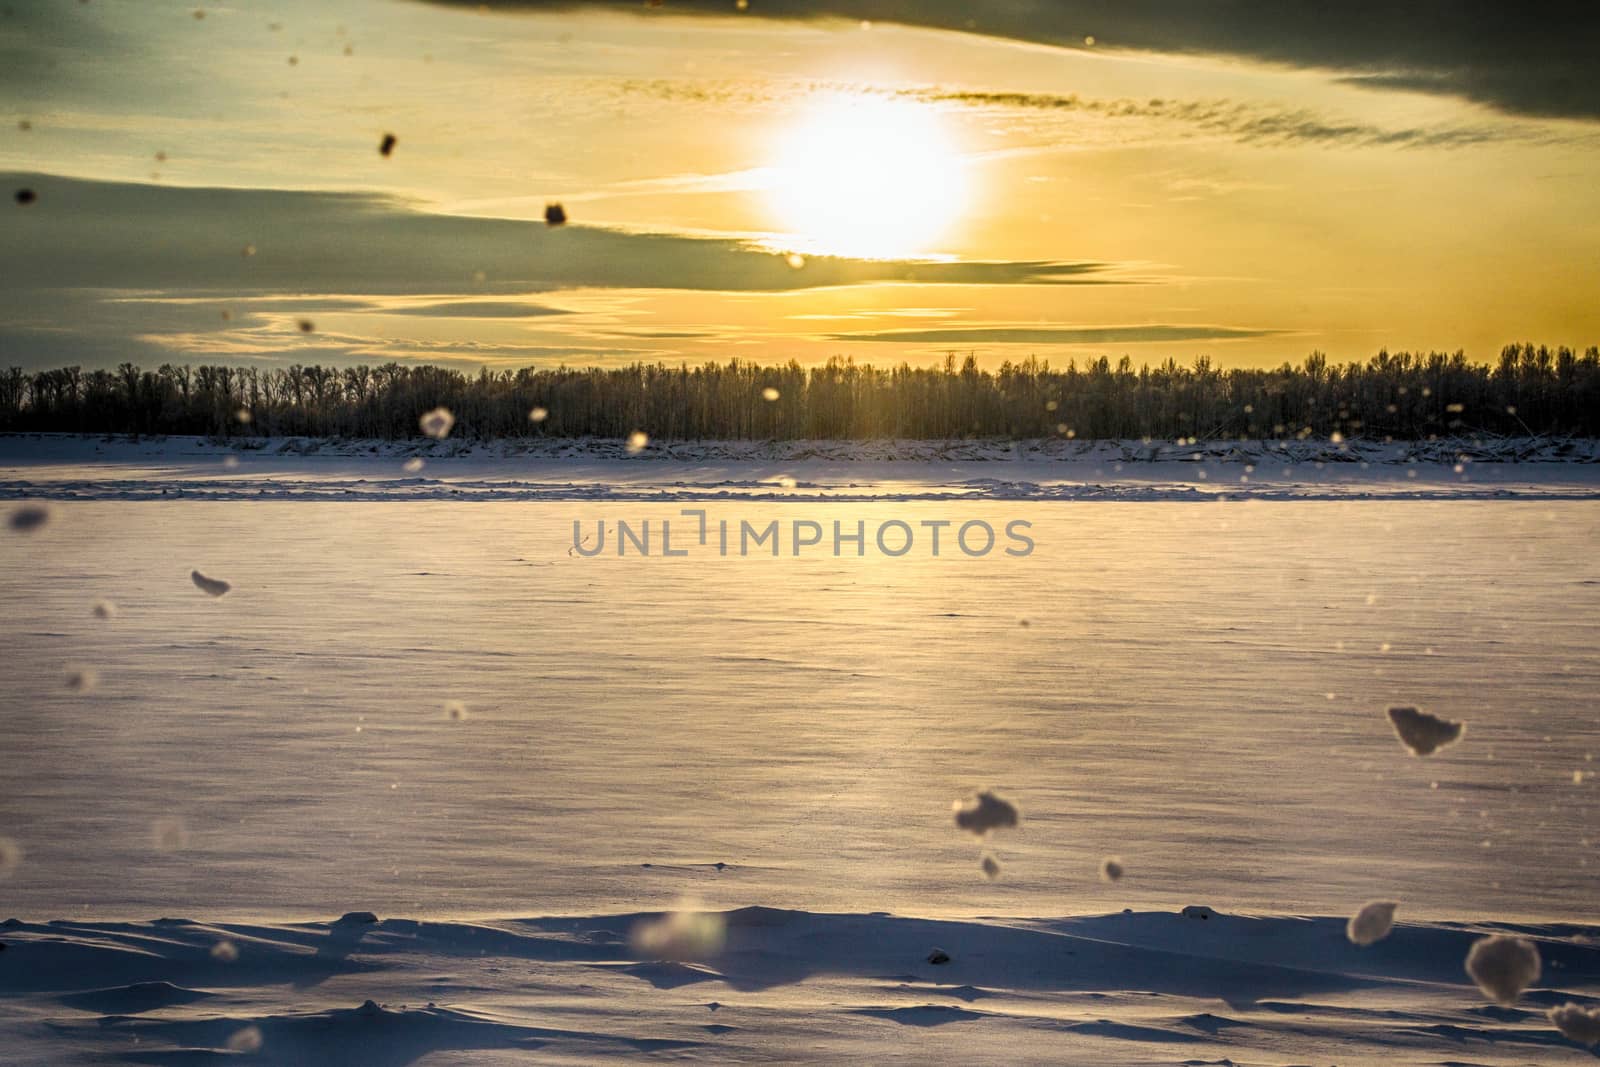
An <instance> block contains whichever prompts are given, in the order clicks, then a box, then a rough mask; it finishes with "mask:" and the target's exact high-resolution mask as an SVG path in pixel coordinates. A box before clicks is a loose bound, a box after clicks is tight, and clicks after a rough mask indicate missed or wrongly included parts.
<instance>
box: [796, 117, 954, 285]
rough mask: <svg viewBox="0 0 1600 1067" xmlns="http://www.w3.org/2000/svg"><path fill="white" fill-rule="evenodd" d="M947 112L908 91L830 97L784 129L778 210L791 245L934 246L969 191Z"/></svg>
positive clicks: (900, 252)
mask: <svg viewBox="0 0 1600 1067" xmlns="http://www.w3.org/2000/svg"><path fill="white" fill-rule="evenodd" d="M940 117H941V116H940V113H939V112H938V111H937V110H935V109H933V108H931V107H929V106H927V105H925V104H918V103H915V102H913V101H907V100H892V99H885V98H883V97H874V96H845V95H838V96H829V97H825V98H823V99H821V100H819V101H817V102H816V103H815V104H813V105H812V106H811V107H810V108H808V109H807V111H806V114H805V115H804V116H802V117H801V118H800V119H799V121H798V122H796V123H795V124H794V125H793V126H791V127H789V128H787V129H785V130H784V131H783V132H782V133H781V134H780V135H779V136H778V138H777V143H776V145H775V150H774V161H773V164H772V167H771V168H770V174H771V184H770V186H769V193H770V197H771V209H772V213H773V215H774V218H775V221H776V222H777V224H778V226H779V227H780V228H781V229H782V230H783V231H785V234H786V235H787V236H788V237H789V239H790V240H791V241H792V244H793V250H794V251H798V252H805V253H809V254H812V255H835V256H855V257H862V258H874V259H884V258H890V257H900V256H912V255H919V254H926V253H928V252H931V251H933V248H932V245H933V243H934V242H935V241H937V240H938V239H939V238H940V237H941V236H942V235H943V234H944V233H945V232H946V231H947V230H948V229H949V228H950V227H951V225H952V224H953V223H954V222H955V221H956V219H957V218H958V217H959V215H960V214H961V211H962V207H963V204H964V200H965V195H966V174H965V169H964V166H963V161H962V158H961V155H960V153H959V152H958V151H957V150H956V147H955V146H954V144H953V143H952V142H951V140H950V138H949V137H948V135H947V134H946V132H945V130H944V127H943V125H942V123H941V122H940Z"/></svg>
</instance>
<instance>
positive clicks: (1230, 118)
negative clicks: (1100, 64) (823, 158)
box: [898, 89, 1526, 148]
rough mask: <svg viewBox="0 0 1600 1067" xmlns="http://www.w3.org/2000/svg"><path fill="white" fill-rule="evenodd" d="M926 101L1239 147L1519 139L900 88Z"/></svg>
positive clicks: (1235, 106)
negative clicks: (1114, 122)
mask: <svg viewBox="0 0 1600 1067" xmlns="http://www.w3.org/2000/svg"><path fill="white" fill-rule="evenodd" d="M898 95H901V96H910V97H914V98H916V99H919V100H923V101H926V102H929V103H954V104H960V105H964V106H968V107H975V108H1002V109H1007V110H1022V111H1048V112H1080V113H1085V114H1093V115H1099V116H1105V117H1108V118H1137V119H1150V120H1156V121H1171V122H1177V123H1182V124H1184V125H1189V126H1193V127H1196V128H1198V129H1200V130H1203V131H1205V132H1207V133H1213V134H1218V135H1221V136H1225V137H1230V138H1232V139H1234V140H1236V141H1239V142H1241V143H1243V144H1258V145H1290V144H1314V145H1329V146H1336V145H1337V146H1346V147H1397V148H1460V147H1464V146H1467V145H1476V144H1485V143H1488V142H1490V141H1503V140H1512V139H1522V138H1524V137H1525V136H1526V135H1525V134H1524V133H1523V132H1521V131H1518V130H1514V129H1507V128H1504V127H1493V126H1482V125H1480V126H1402V127H1384V126H1377V125H1374V124H1372V123H1367V122H1348V121H1343V120H1340V119H1334V118H1330V117H1328V116H1326V115H1322V114H1319V113H1318V112H1315V111H1311V110H1309V109H1306V108H1277V107H1268V106H1264V105H1259V104H1244V103H1239V102H1237V101H1231V100H1164V99H1160V98H1155V99H1147V100H1134V99H1100V98H1095V97H1083V96H1078V95H1077V94H1076V93H1068V94H1065V95H1058V94H1053V93H995V92H970V91H950V90H939V89H910V90H903V91H902V92H901V93H900V94H898Z"/></svg>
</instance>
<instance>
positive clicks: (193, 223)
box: [0, 0, 1600, 367]
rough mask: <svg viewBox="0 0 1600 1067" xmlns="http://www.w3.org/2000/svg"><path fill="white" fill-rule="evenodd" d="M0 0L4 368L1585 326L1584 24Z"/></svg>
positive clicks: (664, 355)
mask: <svg viewBox="0 0 1600 1067" xmlns="http://www.w3.org/2000/svg"><path fill="white" fill-rule="evenodd" d="M1171 2H1172V3H1173V5H1174V6H1173V7H1172V9H1171V10H1172V11H1174V12H1177V11H1179V10H1180V8H1181V5H1176V0H1171ZM9 4H10V13H9V14H0V69H4V70H5V73H3V74H0V92H3V94H4V106H3V108H0V117H4V118H5V119H6V121H5V125H4V127H3V128H0V170H4V171H6V172H7V176H6V182H7V184H8V185H10V186H13V187H15V188H17V189H21V188H29V189H32V190H34V191H35V192H36V194H37V199H36V200H35V201H34V202H33V203H31V204H28V205H20V204H15V203H13V202H12V198H11V197H10V195H9V194H8V196H7V198H6V201H5V203H4V209H3V210H4V212H5V215H6V221H5V225H4V226H3V227H0V282H3V283H4V286H3V289H4V292H3V294H0V302H3V303H0V364H5V365H13V364H15V365H22V366H27V367H41V366H54V365H58V364H63V363H80V364H83V365H85V366H102V365H113V364H116V363H118V362H121V361H123V360H132V361H134V362H140V363H144V364H146V365H153V364H159V363H161V362H168V361H173V362H178V361H189V362H205V361H228V362H258V361H269V362H275V363H288V362H300V363H310V362H322V363H336V364H346V363H354V362H369V363H370V362H384V361H388V360H390V359H396V360H406V361H413V360H415V361H427V362H438V363H451V364H456V365H473V364H480V363H482V364H489V365H494V366H521V365H525V364H539V365H547V364H554V363H559V362H566V363H569V364H574V363H607V364H610V363H617V362H632V361H634V360H641V359H642V360H650V361H654V360H658V359H659V360H665V361H668V362H671V363H677V362H679V361H684V360H687V361H689V362H691V363H698V362H702V361H705V360H725V359H728V358H733V357H739V358H747V359H754V360H759V361H766V362H772V361H785V360H788V359H791V358H793V359H798V360H800V361H801V362H814V361H819V360H823V359H826V358H828V357H830V356H834V355H840V356H854V357H855V358H856V359H857V360H860V361H872V362H877V363H898V362H900V361H908V362H911V363H914V364H927V363H930V362H933V361H936V360H942V358H943V357H944V354H945V353H947V352H956V353H959V354H962V355H965V354H966V353H967V352H975V353H977V355H978V358H979V359H980V361H981V362H982V363H984V364H985V365H989V366H994V365H998V364H999V363H1000V362H1001V361H1003V360H1006V359H1012V360H1017V359H1022V358H1026V357H1027V356H1030V355H1036V356H1039V357H1041V358H1048V359H1049V360H1051V362H1053V363H1061V364H1064V363H1065V362H1066V361H1067V360H1068V359H1073V358H1076V359H1078V360H1079V361H1080V362H1081V361H1082V360H1083V359H1084V358H1086V357H1095V356H1099V355H1102V354H1105V355H1110V356H1112V357H1113V359H1115V358H1117V357H1120V356H1122V355H1124V354H1126V355H1130V356H1132V357H1133V359H1134V361H1135V362H1136V363H1137V362H1142V361H1147V360H1148V361H1151V362H1158V361H1161V360H1164V359H1167V358H1169V357H1171V358H1176V359H1178V360H1180V361H1184V362H1187V361H1189V360H1190V359H1192V358H1193V357H1194V356H1197V355H1201V354H1207V355H1210V356H1211V357H1212V358H1213V360H1214V361H1215V362H1218V363H1221V364H1223V365H1225V366H1235V365H1262V364H1277V363H1279V362H1282V361H1284V360H1286V359H1289V360H1298V359H1299V358H1301V357H1302V356H1304V355H1305V354H1306V353H1308V352H1310V351H1311V350H1313V349H1321V350H1323V351H1325V352H1327V353H1329V354H1330V355H1331V356H1334V357H1335V358H1340V359H1343V358H1364V357H1366V356H1368V355H1371V354H1372V353H1374V352H1375V351H1377V350H1378V349H1379V348H1380V347H1388V348H1390V349H1391V350H1394V349H1402V348H1410V349H1418V348H1423V349H1445V350H1455V349H1457V348H1464V349H1466V350H1467V352H1468V353H1469V355H1472V356H1474V357H1477V358H1480V359H1488V358H1492V357H1493V355H1494V354H1495V353H1496V352H1497V351H1498V349H1499V347H1500V346H1501V345H1503V344H1505V343H1508V342H1512V341H1518V340H1534V341H1539V342H1544V343H1549V344H1566V345H1573V346H1583V345H1588V344H1593V343H1596V342H1597V341H1600V301H1597V300H1596V299H1595V298H1594V292H1595V290H1596V279H1597V278H1600V125H1597V121H1600V114H1597V112H1600V109H1597V108H1595V107H1594V106H1592V104H1593V102H1592V101H1589V100H1587V99H1581V98H1580V99H1573V98H1572V97H1571V95H1570V92H1569V91H1568V90H1567V89H1565V88H1562V87H1564V86H1568V85H1570V79H1569V80H1567V81H1563V80H1562V78H1561V77H1560V76H1561V75H1562V74H1563V69H1562V67H1561V63H1563V62H1565V61H1566V60H1567V59H1568V58H1570V57H1568V56H1567V55H1566V53H1565V52H1563V50H1562V49H1563V47H1564V45H1563V42H1564V41H1566V40H1567V39H1569V38H1571V39H1573V40H1576V41H1577V42H1578V43H1579V44H1582V42H1583V41H1585V40H1589V39H1590V37H1592V27H1589V26H1587V25H1583V26H1580V27H1578V30H1580V31H1582V32H1578V33H1576V34H1572V33H1567V34H1563V33H1562V32H1561V31H1562V30H1563V29H1565V28H1563V27H1560V26H1555V27H1545V28H1544V30H1545V31H1548V32H1543V34H1542V35H1540V34H1535V33H1534V31H1533V30H1530V29H1526V28H1524V29H1523V30H1518V31H1517V34H1518V35H1517V36H1513V37H1511V38H1509V39H1507V40H1505V42H1504V47H1502V48H1500V49H1499V53H1498V54H1499V58H1497V59H1496V60H1494V64H1493V65H1491V64H1490V63H1489V61H1487V60H1484V59H1483V58H1482V53H1481V52H1480V51H1475V50H1474V49H1475V47H1476V45H1477V44H1478V43H1479V42H1478V39H1477V38H1476V37H1474V36H1472V34H1471V33H1468V32H1467V30H1471V29H1473V28H1472V27H1468V28H1467V30H1460V31H1459V32H1458V33H1457V36H1459V37H1460V38H1461V39H1460V41H1455V39H1454V38H1452V37H1450V34H1449V33H1446V34H1444V36H1443V40H1444V44H1443V45H1440V44H1439V43H1438V40H1436V39H1435V38H1434V37H1429V36H1427V35H1426V34H1425V33H1424V29H1425V28H1419V27H1417V26H1414V25H1412V24H1410V23H1406V24H1402V25H1399V26H1378V25H1374V26H1373V27H1371V30H1372V34H1373V35H1374V38H1375V39H1379V40H1381V41H1383V42H1385V43H1384V44H1383V46H1382V47H1381V48H1379V49H1378V51H1376V52H1373V51H1370V50H1369V51H1362V48H1363V44H1362V41H1363V38H1362V36H1361V33H1360V32H1359V31H1360V29H1361V27H1360V26H1359V25H1358V26H1356V27H1355V28H1354V29H1350V28H1349V27H1345V26H1342V25H1335V26H1330V25H1328V24H1324V23H1318V22H1316V20H1315V19H1314V18H1309V17H1308V20H1307V25H1306V26H1305V27H1304V28H1303V31H1302V28H1301V27H1299V25H1298V24H1297V23H1296V22H1295V21H1294V20H1292V19H1281V20H1279V22H1277V23H1273V24H1272V25H1268V26H1265V27H1264V28H1263V27H1260V26H1254V27H1252V30H1251V33H1249V34H1246V33H1245V32H1244V31H1242V30H1240V29H1238V28H1237V27H1234V26H1214V25H1199V24H1191V23H1190V22H1186V21H1184V20H1185V18H1187V17H1188V16H1187V15H1178V14H1174V15H1171V16H1170V17H1164V16H1163V9H1162V8H1161V4H1160V2H1158V0H1142V2H1140V3H1135V4H1131V5H1129V7H1128V8H1127V10H1128V11H1132V12H1135V13H1141V12H1142V13H1143V15H1142V16H1141V17H1142V18H1143V21H1137V20H1132V19H1131V16H1130V17H1129V18H1127V19H1124V20H1123V21H1120V22H1119V21H1117V19H1115V18H1112V19H1109V20H1108V18H1107V17H1105V16H1097V15H1095V14H1094V12H1095V11H1098V10H1099V9H1100V8H1103V7H1105V5H1103V4H1090V3H1081V4H1076V5H1075V4H1073V3H1072V2H1071V0H1063V3H1062V5H1060V11H1064V12H1069V13H1070V14H1071V15H1072V17H1071V18H1067V17H1065V16H1062V17H1059V18H1058V17H1056V15H1052V16H1050V18H1047V19H1045V20H1044V21H1042V22H1029V21H1026V20H1023V19H1021V17H1020V15H1019V12H1027V11H1032V10H1036V9H1037V5H1028V4H1024V3H1022V2H1021V0H1001V2H997V3H994V4H989V5H985V4H982V3H974V4H966V5H956V4H954V3H953V0H952V2H945V3H942V4H941V3H939V2H932V3H927V4H923V5H920V6H917V5H896V4H895V3H894V2H893V0H879V2H873V0H860V2H858V3H854V4H852V3H850V2H846V0H841V2H840V3H838V4H833V5H828V4H819V5H814V6H808V5H806V4H803V3H800V2H799V0H785V2H783V3H781V4H777V3H775V4H772V5H769V6H767V8H766V9H765V10H764V9H763V4H762V0H750V4H751V5H752V6H751V7H750V8H749V9H748V10H744V11H740V10H737V9H736V8H735V5H734V0H729V2H728V3H727V4H726V5H722V4H717V5H711V4H707V3H696V4H691V5H673V4H672V3H671V0H668V2H667V3H666V4H665V5H664V6H663V7H661V8H646V7H644V6H643V5H640V6H637V7H636V6H634V5H632V4H627V5H622V4H610V5H601V6H600V7H569V6H566V5H564V4H546V3H537V2H533V3H527V4H521V5H510V6H502V5H488V6H486V7H484V8H481V9H480V8H479V7H478V6H475V5H465V4H431V3H422V2H413V0H350V2H339V3H333V2H327V0H321V2H298V0H288V2H282V3H273V4H258V3H252V4H238V5H236V6H230V5H221V6H211V5H209V4H201V5H199V6H197V5H196V4H193V3H166V2H162V0H91V2H89V3H77V2H48V0H9ZM1243 6H1245V7H1248V6H1249V5H1248V4H1245V5H1243ZM1289 6H1290V7H1291V8H1292V7H1293V6H1294V5H1293V4H1290V5H1289ZM1320 6H1321V7H1324V8H1325V7H1327V5H1320ZM1355 6H1356V8H1358V9H1359V8H1363V7H1364V5H1362V4H1357V5H1355ZM1365 6H1370V5H1365ZM1391 6H1395V5H1391ZM1398 6H1400V7H1402V8H1403V7H1405V5H1398ZM1424 6H1427V5H1424ZM686 8H688V9H689V10H686ZM912 8H915V10H916V12H917V13H916V15H915V17H914V18H912V17H911V16H909V15H908V16H905V17H907V18H908V19H911V20H912V21H920V22H921V23H923V25H908V24H901V23H899V22H896V21H894V19H893V18H892V17H888V16H895V17H899V16H900V13H901V12H902V10H903V9H905V10H910V9H912ZM946 9H948V10H946ZM969 9H970V10H973V11H976V12H978V13H979V16H980V17H979V18H977V19H975V20H974V25H973V26H972V27H970V28H969V27H967V26H966V24H965V20H964V18H957V17H956V16H957V15H959V14H960V13H961V12H962V11H966V10H969ZM1316 9H1317V8H1316V6H1313V5H1306V10H1308V11H1314V10H1316ZM1052 10H1053V11H1054V9H1052ZM1190 10H1192V9H1190ZM1274 10H1278V11H1281V10H1282V8H1281V6H1280V7H1279V8H1275V9H1274ZM862 12H865V13H868V14H872V15H877V14H879V12H882V13H883V15H884V16H885V17H880V18H875V19H873V20H872V21H865V22H864V21H862V20H861V19H860V18H858V17H854V16H856V15H857V14H860V13H862ZM202 13H203V17H197V14H202ZM801 14H804V15H811V16H826V17H809V18H806V19H804V20H798V19H796V18H792V17H789V16H796V15H801ZM773 16H783V17H773ZM1145 16H1147V17H1145ZM1351 17H1352V18H1355V19H1356V20H1357V21H1358V22H1359V16H1358V15H1352V16H1351ZM1052 20H1053V21H1052ZM1313 23H1315V24H1313ZM1101 27H1103V29H1100V28H1101ZM1036 29H1037V30H1038V32H1034V31H1035V30H1036ZM1084 29H1088V30H1091V31H1092V30H1095V29H1100V32H1099V33H1093V32H1088V33H1083V34H1082V36H1078V34H1079V32H1080V31H1081V30H1084ZM1484 32H1488V31H1487V30H1485V31H1484ZM1495 32H1504V31H1502V30H1499V29H1495ZM991 33H998V34H999V35H990V34H991ZM1408 34H1412V35H1415V38H1416V41H1417V42H1418V43H1417V44H1416V48H1415V51H1414V53H1408V52H1407V51H1406V50H1405V49H1406V47H1407V46H1408V41H1409V38H1408V37H1407V35H1408ZM1585 34H1589V36H1585ZM1230 35H1231V36H1230ZM1091 37H1092V38H1093V40H1092V41H1091V40H1089V39H1088V38H1091ZM1453 41H1454V42H1455V45H1458V46H1459V47H1458V50H1457V52H1454V53H1452V52H1443V53H1441V51H1440V49H1441V48H1444V47H1445V46H1446V45H1451V44H1452V42H1453ZM1425 45H1426V46H1425ZM1373 47H1374V48H1377V47H1378V46H1376V45H1374V46H1373ZM1463 57H1465V58H1463ZM1419 72H1420V73H1419ZM1547 75H1548V77H1546V76H1547ZM1541 78H1543V79H1544V80H1541ZM1591 80H1592V79H1591ZM1552 86H1553V87H1555V88H1556V89H1560V90H1561V92H1567V93H1568V95H1565V96H1562V95H1560V93H1557V92H1555V90H1554V89H1552ZM386 133H393V134H394V135H395V136H396V137H397V139H398V140H397V145H396V147H395V150H394V152H393V153H392V154H391V155H390V156H389V157H387V158H385V157H383V156H381V155H380V154H379V152H378V145H379V142H380V140H381V139H382V137H383V136H384V134H386ZM552 201H559V202H560V203H561V204H563V205H564V207H565V209H566V213H567V216H568V218H569V219H570V222H569V223H568V224H567V225H566V226H564V227H561V228H559V229H553V228H548V227H546V226H545V225H544V223H543V221H542V219H543V215H544V210H545V205H546V204H547V203H548V202H552ZM247 252H248V254H247ZM224 312H226V313H227V317H226V318H224V317H223V313H224ZM301 319H310V320H313V321H314V322H315V324H316V329H315V331H314V332H312V333H309V334H308V333H305V332H303V331H302V330H301V329H300V328H299V325H298V323H299V320H301Z"/></svg>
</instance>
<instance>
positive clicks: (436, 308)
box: [383, 300, 571, 319]
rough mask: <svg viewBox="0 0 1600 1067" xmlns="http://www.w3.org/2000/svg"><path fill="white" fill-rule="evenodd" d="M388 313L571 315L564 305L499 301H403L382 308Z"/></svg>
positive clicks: (488, 316) (496, 316)
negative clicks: (426, 302)
mask: <svg viewBox="0 0 1600 1067" xmlns="http://www.w3.org/2000/svg"><path fill="white" fill-rule="evenodd" d="M383 310H384V313H385V314H388V315H421V316H426V317H437V318H445V319H533V318H542V317H544V316H545V315H569V314H571V312H569V311H563V310H562V309H561V308H552V307H545V306H544V305H543V304H521V303H515V302H512V301H500V300H452V301H445V302H443V303H438V304H409V305H408V304H401V305H398V306H394V307H386V308H384V309H383Z"/></svg>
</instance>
